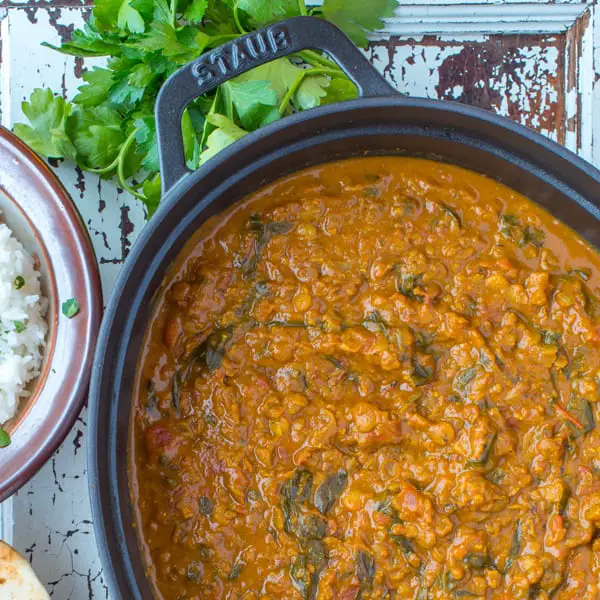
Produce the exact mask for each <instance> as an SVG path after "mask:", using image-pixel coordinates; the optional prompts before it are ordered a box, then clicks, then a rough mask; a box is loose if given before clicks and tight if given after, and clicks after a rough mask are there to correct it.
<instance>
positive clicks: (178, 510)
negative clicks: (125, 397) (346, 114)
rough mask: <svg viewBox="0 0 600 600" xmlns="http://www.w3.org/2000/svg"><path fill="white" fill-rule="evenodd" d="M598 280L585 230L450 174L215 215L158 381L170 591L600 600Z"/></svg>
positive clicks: (269, 596) (171, 284)
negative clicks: (579, 232) (582, 236)
mask: <svg viewBox="0 0 600 600" xmlns="http://www.w3.org/2000/svg"><path fill="white" fill-rule="evenodd" d="M599 289H600V257H599V256H598V254H596V253H595V251H594V250H593V249H592V248H591V247H589V246H588V245H586V243H585V242H584V241H583V240H581V239H580V238H579V237H577V236H576V235H575V234H574V233H573V232H572V231H570V230H569V229H567V228H566V227H565V226H564V225H562V224H560V223H558V222H557V221H555V220H554V219H552V218H551V217H550V216H549V215H548V214H546V213H545V212H543V211H542V210H541V209H539V208H538V207H536V206H535V205H534V204H532V203H531V202H530V201H529V200H527V199H525V198H523V197H521V196H519V195H518V194H516V193H514V192H512V191H511V190H509V189H507V188H505V187H503V186H501V185H499V184H497V183H495V182H493V181H491V180H488V179H485V178H483V177H481V176H478V175H476V174H474V173H470V172H467V171H463V170H460V169H458V168H455V167H451V166H447V165H442V164H439V163H433V162H428V161H421V160H415V159H402V158H373V159H362V160H353V161H346V162H342V163H337V164H332V165H327V166H324V167H320V168H318V169H314V170H312V171H307V172H303V173H301V174H298V175H295V176H293V177H290V178H288V179H285V180H282V181H280V182H278V183H276V184H274V185H272V186H271V187H269V188H266V189H265V190H262V191H260V192H258V193H256V194H255V195H253V196H251V197H250V198H249V199H247V200H245V201H244V202H242V203H240V204H238V205H236V206H235V207H233V208H232V209H230V210H228V211H227V212H226V213H225V214H224V215H221V216H220V217H218V218H215V219H213V220H211V221H210V222H208V223H207V224H205V225H204V226H203V227H202V229H201V230H200V231H199V232H198V234H197V237H196V238H195V239H194V240H193V243H192V244H191V245H190V246H189V248H188V249H187V251H186V252H185V253H184V255H183V256H182V257H181V258H180V259H179V261H178V262H177V264H176V265H175V266H174V268H173V272H172V273H171V274H170V275H169V278H168V280H167V282H166V285H165V292H164V293H163V295H162V296H161V297H160V303H159V307H158V309H157V312H156V314H155V316H154V318H153V322H152V325H151V329H150V332H149V336H148V339H147V343H146V348H145V352H144V356H143V360H142V364H141V367H140V371H139V374H138V390H139V392H138V394H137V398H136V403H135V407H136V410H135V419H134V432H133V434H134V435H133V437H134V444H133V459H134V461H133V466H134V469H133V472H132V478H133V485H132V490H133V499H134V503H135V505H136V507H137V519H138V527H139V531H140V537H141V540H142V541H143V548H144V551H145V552H146V560H147V563H148V566H149V575H150V577H151V579H152V582H153V585H154V586H155V588H156V592H157V596H158V597H162V598H168V599H169V600H202V599H205V598H207V599H211V600H221V599H223V600H225V599H227V600H302V599H304V600H396V599H418V600H441V599H456V598H486V599H492V598H496V599H500V600H510V599H524V600H525V599H539V600H549V599H553V600H570V599H577V600H593V599H596V598H600V583H599V582H600V428H599V427H597V423H598V419H599V417H600V411H599V409H598V406H599V401H600V394H599V389H600V308H599V307H600V303H599V302H598V292H599Z"/></svg>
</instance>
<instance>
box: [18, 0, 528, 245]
mask: <svg viewBox="0 0 600 600" xmlns="http://www.w3.org/2000/svg"><path fill="white" fill-rule="evenodd" d="M396 4H397V2H396V0H372V1H371V2H368V1H367V0H324V3H323V6H322V7H321V8H311V9H310V10H309V9H307V6H306V0H176V1H172V0H95V1H94V6H93V9H92V12H91V15H90V16H89V19H88V22H87V23H86V24H85V25H84V26H83V27H82V28H81V29H78V30H75V31H73V33H72V34H71V39H69V40H65V41H64V42H63V43H62V45H61V46H60V47H55V46H53V45H51V44H44V45H45V46H47V47H50V48H53V49H55V50H58V51H60V52H62V53H64V54H68V55H72V56H77V57H106V58H107V60H106V61H105V64H104V65H103V66H102V67H97V66H94V67H91V68H90V69H89V70H87V71H86V72H85V73H84V74H83V81H82V85H81V86H80V87H79V91H78V93H77V94H76V95H75V96H74V98H73V99H72V101H71V102H67V101H65V100H64V99H63V98H61V97H56V96H55V95H54V94H53V93H52V92H51V91H50V90H39V89H38V90H35V91H34V92H33V94H32V95H31V98H30V99H29V101H28V102H25V103H24V104H23V112H24V114H25V116H26V117H27V119H28V121H29V123H28V124H17V125H15V133H16V134H17V135H18V136H19V137H21V139H23V140H24V141H25V142H26V143H28V144H29V145H30V146H32V147H33V149H34V150H36V151H37V152H39V153H40V154H41V155H42V156H45V157H49V158H66V159H70V160H73V161H75V162H76V163H77V164H78V165H79V167H81V168H82V169H87V170H92V171H94V172H96V173H98V174H100V175H101V176H103V177H115V178H116V179H117V180H118V184H119V185H120V187H121V188H123V189H124V190H125V191H126V192H128V193H129V194H130V195H132V196H134V197H136V198H138V199H139V200H140V201H142V202H143V203H144V204H145V206H146V210H147V214H148V216H150V215H151V214H152V213H153V212H154V210H155V209H156V206H157V204H158V201H159V199H160V173H159V162H158V148H157V138H156V125H155V122H154V116H153V115H154V104H155V102H156V97H157V94H158V92H159V90H160V88H161V86H162V84H163V83H164V82H165V81H166V80H167V78H168V77H169V76H170V75H171V74H173V73H174V72H175V71H177V69H179V68H180V67H181V66H182V65H185V64H187V63H188V62H190V61H192V60H194V59H196V58H197V57H198V56H200V55H202V54H203V53H204V52H205V51H206V50H208V49H213V48H216V47H218V46H220V45H221V44H223V43H224V42H227V41H231V40H235V39H237V38H239V37H240V36H241V35H244V34H245V33H248V32H250V31H252V29H254V28H257V27H260V26H262V25H266V24H269V23H273V22H276V21H278V20H280V19H283V18H285V17H289V16H294V15H301V14H318V15H320V16H321V17H324V18H326V19H329V20H331V21H333V22H334V23H337V24H338V25H339V26H340V27H342V28H343V29H344V30H345V31H346V33H348V34H349V35H351V36H352V37H353V39H354V40H355V41H358V42H359V43H361V44H363V45H364V44H366V41H367V36H368V34H369V33H370V32H372V31H374V30H376V29H378V28H380V27H381V26H382V25H383V21H382V18H385V17H388V16H390V15H391V14H392V13H393V10H394V8H395V7H396ZM355 97H356V87H355V86H354V84H352V83H351V82H350V81H349V80H348V78H347V77H346V75H345V74H344V73H343V71H342V70H341V69H340V68H339V66H338V65H337V64H336V63H335V62H333V61H332V60H330V59H328V58H326V57H325V56H321V55H320V54H319V53H317V52H312V51H303V52H299V53H298V54H296V55H294V56H291V57H286V58H279V59H277V60H275V61H272V62H270V63H268V64H266V65H262V66H260V67H257V68H255V69H253V70H251V71H250V72H248V73H245V74H243V75H241V76H239V77H237V78H236V79H235V80H233V81H231V82H228V83H225V84H223V85H221V86H219V87H218V88H217V89H216V90H215V91H214V92H211V93H209V94H207V95H205V96H203V97H201V98H198V99H196V100H195V101H194V102H192V103H191V104H190V106H188V108H187V110H186V111H184V114H183V118H182V121H181V135H182V138H183V146H184V152H185V160H186V163H187V165H188V167H189V168H190V169H195V168H197V167H198V166H199V165H201V164H203V163H205V162H206V161H207V160H209V159H210V158H211V157H213V156H215V154H217V153H218V152H219V151H220V150H222V149H223V148H225V147H227V146H228V145H229V144H231V143H233V142H235V141H236V140H238V139H240V138H241V137H243V136H245V135H246V134H247V133H248V132H251V131H255V130H256V129H259V128H261V127H263V126H265V125H267V124H268V123H271V122H273V121H276V120H278V119H281V118H283V117H285V116H286V115H289V114H292V113H294V112H298V111H302V110H308V109H311V108H314V107H317V106H319V105H321V104H326V103H330V102H337V101H342V100H347V99H350V98H355ZM177 133H178V132H173V133H172V134H173V135H177ZM531 240H532V241H531ZM526 241H527V242H530V243H536V239H534V236H533V235H529V237H528V238H527V240H526Z"/></svg>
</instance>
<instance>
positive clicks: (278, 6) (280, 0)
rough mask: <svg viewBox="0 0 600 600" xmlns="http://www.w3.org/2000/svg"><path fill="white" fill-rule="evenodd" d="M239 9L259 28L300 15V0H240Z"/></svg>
mask: <svg viewBox="0 0 600 600" xmlns="http://www.w3.org/2000/svg"><path fill="white" fill-rule="evenodd" d="M237 7H238V8H239V9H241V10H243V11H244V12H245V13H246V14H247V15H248V16H249V17H250V19H251V21H252V23H253V24H254V25H258V26H261V25H268V24H269V23H274V22H275V21H280V20H281V19H285V18H286V17H294V16H298V15H299V14H300V11H299V8H298V0H238V1H237Z"/></svg>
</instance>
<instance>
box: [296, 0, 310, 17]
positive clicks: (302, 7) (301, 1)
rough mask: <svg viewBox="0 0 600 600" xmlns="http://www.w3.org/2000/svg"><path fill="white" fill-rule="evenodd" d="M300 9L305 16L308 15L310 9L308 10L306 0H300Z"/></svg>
mask: <svg viewBox="0 0 600 600" xmlns="http://www.w3.org/2000/svg"><path fill="white" fill-rule="evenodd" d="M298 10H299V11H300V14H301V15H302V16H303V17H306V16H307V15H308V11H307V10H306V3H305V2H304V0H298Z"/></svg>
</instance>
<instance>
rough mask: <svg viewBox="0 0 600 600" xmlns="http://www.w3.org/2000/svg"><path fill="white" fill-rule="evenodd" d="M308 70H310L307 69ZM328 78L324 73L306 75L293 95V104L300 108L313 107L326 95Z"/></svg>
mask: <svg viewBox="0 0 600 600" xmlns="http://www.w3.org/2000/svg"><path fill="white" fill-rule="evenodd" d="M309 72H310V71H309ZM328 87H329V79H327V77H325V76H324V75H307V76H305V77H304V80H303V81H302V83H301V84H300V87H299V88H298V91H297V92H296V95H295V97H294V106H296V108H299V109H300V110H308V109H309V108H315V107H316V106H319V105H320V104H321V100H322V99H323V98H325V96H327V88H328Z"/></svg>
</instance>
